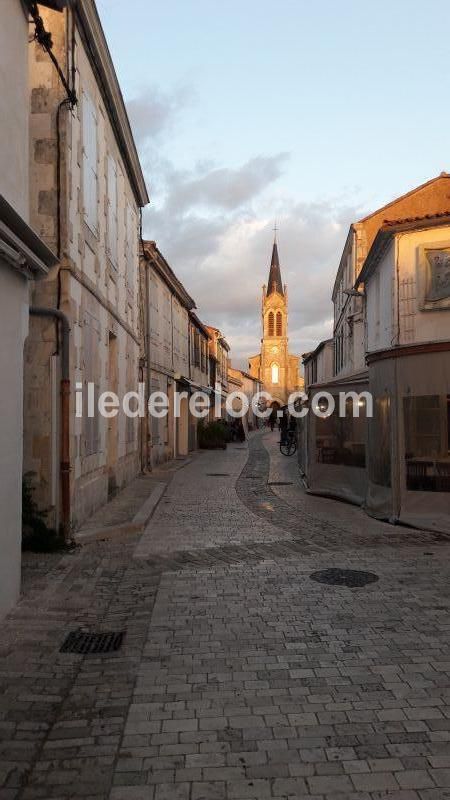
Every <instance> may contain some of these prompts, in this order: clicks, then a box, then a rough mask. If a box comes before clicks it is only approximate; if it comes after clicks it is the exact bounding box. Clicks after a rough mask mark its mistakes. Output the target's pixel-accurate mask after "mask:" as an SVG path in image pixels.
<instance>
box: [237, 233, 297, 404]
mask: <svg viewBox="0 0 450 800" xmlns="http://www.w3.org/2000/svg"><path fill="white" fill-rule="evenodd" d="M261 316H262V339H261V353H260V355H258V356H253V357H252V358H251V359H250V361H249V370H250V374H251V375H253V376H254V377H258V378H259V380H260V381H262V384H263V389H264V391H265V392H269V394H270V395H271V397H272V400H273V402H274V403H277V404H278V405H279V406H283V405H285V404H286V403H287V401H288V398H289V395H290V394H291V393H292V392H294V391H297V390H298V389H299V388H300V377H299V358H298V357H297V356H293V355H290V353H289V339H288V295H287V287H286V286H285V285H283V282H282V279H281V268H280V259H279V256H278V243H277V236H276V229H275V238H274V242H273V247H272V258H271V261H270V269H269V279H268V283H267V286H266V285H264V286H263V290H262V306H261Z"/></svg>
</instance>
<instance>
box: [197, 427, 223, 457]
mask: <svg viewBox="0 0 450 800" xmlns="http://www.w3.org/2000/svg"><path fill="white" fill-rule="evenodd" d="M197 430H198V446H199V447H201V448H202V449H203V450H216V449H218V448H219V449H220V448H221V449H222V450H225V448H226V446H227V433H228V432H227V429H226V426H225V425H223V423H221V422H220V421H216V422H207V423H206V424H205V423H204V422H199V423H198V429H197Z"/></svg>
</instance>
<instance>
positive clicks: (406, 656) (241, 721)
mask: <svg viewBox="0 0 450 800" xmlns="http://www.w3.org/2000/svg"><path fill="white" fill-rule="evenodd" d="M278 436H279V435H278V433H276V432H274V433H273V434H271V433H264V434H261V433H258V434H255V435H253V436H252V437H251V438H250V442H249V444H248V445H247V444H239V445H229V446H228V449H227V450H226V451H212V452H205V451H204V452H199V453H197V454H195V455H194V456H193V458H192V459H191V460H190V461H189V463H186V465H185V466H183V467H182V468H181V469H178V470H177V471H175V472H174V473H173V475H172V476H171V480H170V481H168V483H167V487H166V491H165V492H164V494H163V496H162V498H161V500H160V502H159V504H158V506H157V508H156V510H155V512H154V514H153V516H152V517H151V519H150V521H149V523H148V525H147V527H146V528H145V531H144V533H143V534H142V535H137V534H133V533H130V534H128V535H124V536H122V537H120V538H114V539H111V540H107V541H99V542H93V543H90V544H85V545H84V546H82V547H77V548H76V549H75V550H73V551H72V552H67V553H65V554H63V555H57V554H54V555H36V554H27V555H26V556H25V559H24V569H25V575H24V594H23V597H22V600H21V602H20V604H19V605H18V606H17V607H16V609H15V610H14V611H13V612H12V614H10V615H9V617H8V618H7V619H6V621H5V623H4V624H3V626H2V630H1V634H0V657H1V666H0V686H1V688H0V697H1V715H0V736H1V748H0V759H1V760H0V784H1V786H2V788H0V800H16V799H17V800H19V798H20V800H32V798H72V797H82V798H85V799H86V800H94V798H95V800H100V799H102V800H103V799H104V798H111V800H244V798H245V800H251V798H254V800H261V798H266V797H267V798H279V799H280V800H281V798H309V800H313V798H314V800H332V798H340V800H342V798H351V799H352V800H369V798H370V799H372V800H375V799H377V800H378V798H383V797H387V796H388V797H389V798H392V799H393V800H419V799H420V800H443V798H448V797H450V757H449V740H450V709H449V673H450V654H449V639H448V631H449V621H448V619H449V618H448V600H449V590H448V587H449V574H448V564H449V552H450V542H449V541H448V539H446V538H445V537H444V536H443V535H437V534H432V533H427V532H420V531H414V530H411V529H407V528H401V527H392V526H389V525H385V524H382V523H378V522H376V521H374V520H371V519H370V518H368V517H367V516H365V515H364V514H363V512H362V511H361V510H360V509H357V508H355V507H353V506H349V505H344V504H342V503H338V502H335V501H333V500H328V499H324V498H318V497H313V496H310V495H307V494H305V492H304V491H303V489H302V487H301V485H300V482H299V477H298V468H297V463H296V459H295V458H291V459H289V458H284V457H283V456H282V455H280V453H279V451H278ZM333 569H334V570H340V569H350V570H358V571H359V570H363V571H365V572H368V573H371V576H369V578H371V580H372V581H373V582H371V583H367V584H365V585H360V586H356V588H349V587H347V586H345V585H337V586H336V585H328V584H327V583H325V584H324V583H319V582H317V581H316V580H313V579H312V578H311V576H312V574H313V573H316V572H317V571H321V570H333ZM319 577H320V576H319ZM80 628H81V629H84V630H88V631H96V632H112V631H115V632H125V637H124V640H123V645H122V647H121V649H120V650H118V651H117V652H114V653H106V654H103V655H102V654H100V655H92V654H90V655H77V654H68V653H62V652H60V648H61V646H62V644H63V642H64V640H65V638H66V636H67V635H68V633H70V632H71V631H76V630H77V629H80Z"/></svg>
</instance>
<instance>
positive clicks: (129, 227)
mask: <svg viewBox="0 0 450 800" xmlns="http://www.w3.org/2000/svg"><path fill="white" fill-rule="evenodd" d="M126 214H127V215H126V243H127V245H126V247H127V249H126V254H125V257H126V262H127V283H128V288H129V289H130V290H131V291H134V281H135V275H136V257H135V253H136V241H137V229H136V217H135V214H134V211H133V209H132V207H131V205H130V203H127V212H126Z"/></svg>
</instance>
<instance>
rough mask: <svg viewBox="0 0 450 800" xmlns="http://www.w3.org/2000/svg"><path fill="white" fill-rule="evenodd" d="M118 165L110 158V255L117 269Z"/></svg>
mask: <svg viewBox="0 0 450 800" xmlns="http://www.w3.org/2000/svg"><path fill="white" fill-rule="evenodd" d="M117 249H118V248H117V165H116V162H115V161H114V159H113V157H112V156H108V255H109V257H110V259H111V261H112V263H113V265H114V267H115V268H116V269H117Z"/></svg>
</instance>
